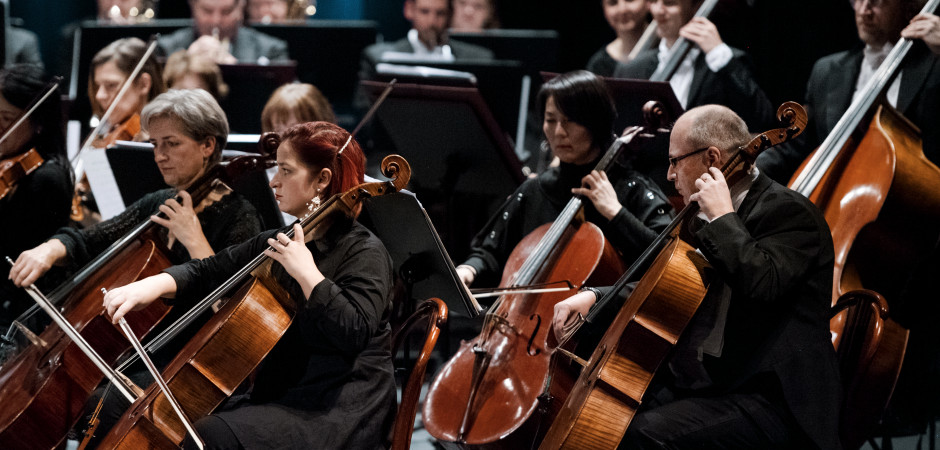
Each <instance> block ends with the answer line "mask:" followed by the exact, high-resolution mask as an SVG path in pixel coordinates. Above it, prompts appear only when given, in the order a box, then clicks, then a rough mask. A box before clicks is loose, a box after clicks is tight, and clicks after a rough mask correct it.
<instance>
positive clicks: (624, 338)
mask: <svg viewBox="0 0 940 450" xmlns="http://www.w3.org/2000/svg"><path fill="white" fill-rule="evenodd" d="M777 117H778V119H779V120H781V121H782V122H784V123H785V124H786V126H785V127H783V128H778V129H774V130H771V131H767V132H765V133H761V134H759V135H758V136H757V137H755V138H754V139H753V140H751V142H749V143H748V144H747V145H745V146H743V147H741V148H740V149H739V151H737V152H736V153H735V154H734V155H733V156H732V157H731V158H729V160H728V161H727V162H726V163H725V165H724V166H723V167H722V168H721V171H722V173H723V174H724V176H725V178H726V179H728V184H729V185H732V184H734V181H735V180H738V179H740V177H741V176H742V175H743V171H742V170H741V169H742V168H744V167H747V166H746V165H745V164H744V163H745V162H748V163H753V161H754V159H756V157H757V155H758V154H759V153H760V152H761V151H763V150H765V149H766V148H769V147H770V146H773V145H776V144H779V143H781V142H784V141H786V140H789V139H792V138H793V137H795V136H796V135H798V134H800V133H802V131H803V130H804V128H805V126H806V114H805V112H804V111H803V108H802V107H801V106H800V105H799V104H796V103H792V102H787V103H784V104H783V105H781V106H780V108H779V109H778V110H777ZM698 212H699V208H698V203H695V202H692V203H689V204H688V205H686V207H685V208H683V209H682V211H681V212H679V214H678V215H677V216H676V218H675V219H674V220H673V221H672V223H670V226H669V227H667V228H666V230H664V231H663V232H662V233H661V234H660V235H659V237H658V238H657V239H656V241H654V242H653V244H652V245H650V247H649V248H647V250H646V251H645V252H644V253H643V255H641V256H640V258H639V259H638V260H637V262H636V263H634V264H633V265H632V266H631V267H630V269H629V270H627V272H626V273H624V275H623V276H622V277H621V278H620V280H619V281H618V282H617V284H615V285H614V287H613V289H611V291H610V292H609V293H608V294H606V295H605V296H603V297H602V298H600V299H598V303H597V304H596V305H595V306H594V307H593V308H592V310H591V313H589V315H588V321H591V320H592V319H593V318H594V317H595V316H596V314H597V313H598V312H599V311H603V310H605V307H604V305H605V304H608V303H610V302H611V301H613V300H614V299H615V298H616V297H617V295H619V292H620V291H621V290H623V288H624V287H625V286H626V285H627V284H628V283H629V282H632V281H633V280H635V279H636V278H635V277H636V276H637V275H638V274H639V273H640V272H641V271H642V268H643V267H645V266H647V265H649V269H648V270H646V271H645V273H643V275H642V277H641V278H640V280H639V282H638V284H637V285H636V287H635V289H634V290H633V292H632V293H631V294H630V296H629V297H628V298H627V300H626V302H625V303H624V304H623V306H622V307H621V308H620V310H619V312H618V313H617V315H616V317H615V318H614V320H613V322H612V323H611V325H610V326H609V327H608V328H607V331H606V332H605V333H604V336H603V337H602V338H601V340H600V342H599V343H598V344H597V346H596V348H595V349H594V351H593V353H592V354H591V356H590V359H588V360H586V361H585V360H582V359H580V358H577V356H576V355H573V354H571V353H569V352H564V351H559V352H556V354H555V355H556V357H557V358H564V359H571V360H573V361H574V362H576V363H577V364H578V365H580V366H581V368H582V370H581V373H580V375H578V377H577V381H576V382H575V383H574V385H573V387H572V388H571V390H570V392H568V394H567V397H566V398H565V399H564V404H563V406H562V407H561V409H560V411H559V412H558V414H557V416H556V417H555V418H554V421H553V422H552V424H551V427H550V428H549V430H548V432H547V433H546V434H545V437H544V439H543V440H542V442H541V446H540V447H539V448H541V449H555V448H575V449H583V448H611V449H613V448H617V446H618V444H619V443H620V440H621V438H622V437H623V434H624V432H626V430H627V427H628V426H629V425H630V422H631V420H632V419H633V416H634V414H635V413H636V411H637V409H638V408H639V406H640V404H641V402H642V399H643V395H644V393H645V392H646V389H647V388H648V387H649V385H650V382H651V381H652V379H653V376H654V375H655V374H656V372H657V370H658V369H659V367H660V365H661V363H662V362H663V360H664V359H665V358H666V356H667V355H668V353H669V352H670V350H671V349H672V348H673V347H674V346H675V344H676V342H677V341H678V340H679V337H680V336H681V335H682V333H683V331H684V330H685V327H686V326H687V325H688V323H689V322H690V320H691V319H692V316H693V315H694V314H695V312H696V310H697V309H698V307H699V305H700V304H701V302H702V300H703V299H704V298H705V295H706V293H707V291H708V285H709V280H708V277H707V276H706V273H705V268H706V266H707V262H706V261H705V259H704V257H703V256H702V255H701V254H699V253H697V252H696V249H695V248H694V247H692V246H691V245H689V244H688V243H686V242H685V241H684V239H683V234H682V233H683V228H684V227H685V224H686V222H687V221H688V220H689V219H690V218H692V217H694V216H695V215H696V214H697V213H698ZM576 331H577V329H574V330H571V331H570V332H569V333H575V332H576Z"/></svg>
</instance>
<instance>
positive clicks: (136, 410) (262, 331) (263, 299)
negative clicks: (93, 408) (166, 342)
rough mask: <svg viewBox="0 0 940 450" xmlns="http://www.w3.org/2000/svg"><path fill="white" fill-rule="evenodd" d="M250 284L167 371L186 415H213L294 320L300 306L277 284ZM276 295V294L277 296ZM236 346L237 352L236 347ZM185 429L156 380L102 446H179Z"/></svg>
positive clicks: (170, 384) (170, 383) (256, 280)
mask: <svg viewBox="0 0 940 450" xmlns="http://www.w3.org/2000/svg"><path fill="white" fill-rule="evenodd" d="M263 280H264V278H255V279H253V280H251V281H250V282H249V283H246V284H245V286H243V287H242V288H241V289H240V290H239V291H238V292H237V293H236V294H235V295H234V296H233V297H232V300H230V301H229V302H227V303H226V304H225V305H224V306H223V307H222V309H220V310H219V312H218V313H216V314H215V315H213V316H212V318H211V319H210V320H209V322H208V323H206V324H205V325H204V326H203V327H202V329H201V330H200V331H199V333H197V334H196V338H194V339H193V340H192V341H190V342H189V343H188V344H186V346H185V347H184V348H183V349H182V350H181V351H180V355H185V357H177V358H175V359H174V360H173V361H172V362H171V363H170V365H168V366H167V367H166V369H165V370H164V371H163V377H164V379H165V380H166V382H167V385H168V386H169V387H170V391H171V392H173V395H174V396H175V397H176V398H177V401H179V403H180V405H181V406H182V407H183V411H184V412H185V413H186V415H187V417H190V418H193V419H192V420H195V419H196V418H200V417H203V416H206V415H208V414H209V413H211V412H212V410H214V409H215V408H216V407H217V406H218V405H219V404H221V403H222V402H223V401H224V400H225V399H226V398H228V397H229V396H230V395H232V393H233V392H234V391H235V389H236V388H237V387H238V386H239V385H240V384H241V383H242V381H244V380H245V379H247V378H248V375H249V374H251V372H252V371H254V370H255V368H256V367H257V365H258V364H259V363H260V362H261V361H262V360H263V359H264V357H265V356H266V355H267V354H268V353H269V352H270V351H271V349H273V348H274V345H275V344H276V343H277V341H278V340H279V339H280V338H281V336H282V335H283V334H284V332H286V331H287V328H288V327H289V326H290V324H291V321H292V320H293V317H294V313H295V312H296V306H295V305H294V302H293V300H291V299H290V297H289V296H288V295H286V293H284V292H283V289H282V288H281V287H280V286H279V285H277V283H272V282H264V281H263ZM275 293H276V294H275ZM233 349H237V351H233ZM185 438H186V429H185V428H184V426H183V423H182V422H181V421H180V420H179V417H177V416H176V414H175V413H174V412H173V409H172V406H171V405H170V403H169V402H168V401H167V399H166V397H165V396H164V395H163V392H162V391H160V389H159V388H158V387H157V385H156V384H154V385H151V386H150V388H149V389H147V391H146V393H145V394H144V396H143V397H141V398H140V399H138V401H136V402H134V404H133V405H131V407H130V408H129V409H128V410H127V411H126V412H125V413H124V416H123V417H122V418H121V420H120V421H118V424H117V425H116V426H115V427H114V428H113V429H112V430H111V432H110V433H109V434H108V435H107V436H106V437H105V438H104V439H103V440H102V441H101V444H100V447H101V448H115V449H116V448H127V449H141V448H168V449H176V448H179V446H180V444H181V443H182V442H183V439H185Z"/></svg>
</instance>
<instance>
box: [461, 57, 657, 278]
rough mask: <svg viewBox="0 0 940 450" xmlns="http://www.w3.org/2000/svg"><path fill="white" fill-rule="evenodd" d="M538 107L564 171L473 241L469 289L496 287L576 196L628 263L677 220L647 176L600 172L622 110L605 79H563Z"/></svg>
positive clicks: (516, 199)
mask: <svg viewBox="0 0 940 450" xmlns="http://www.w3.org/2000/svg"><path fill="white" fill-rule="evenodd" d="M537 101H538V105H539V108H540V112H541V114H542V116H543V118H544V120H543V122H542V130H543V131H544V132H545V138H546V140H547V141H548V145H549V146H550V147H551V149H552V153H553V154H554V155H555V156H556V157H558V158H559V160H560V161H561V164H560V165H559V166H558V167H552V168H550V169H549V170H547V171H545V172H544V173H542V174H541V175H539V176H538V177H537V178H532V179H529V180H526V181H525V182H523V183H522V185H521V186H519V188H518V189H516V192H514V193H513V194H512V195H511V196H510V197H509V198H508V199H507V200H506V202H505V203H504V204H503V205H502V207H500V209H499V210H498V212H497V213H496V215H494V216H493V217H492V218H491V219H490V220H489V222H488V223H487V224H486V226H484V227H483V229H482V230H481V231H480V232H479V233H478V234H477V236H476V237H475V238H474V239H473V242H472V243H471V251H470V256H469V257H468V258H467V260H466V261H465V262H464V263H463V264H461V265H459V266H458V267H457V274H458V275H459V276H460V279H461V280H462V281H463V282H464V283H465V284H466V285H467V286H469V285H470V284H471V283H473V282H474V281H475V280H477V279H478V278H479V279H481V281H482V282H483V283H487V284H492V285H495V283H496V282H498V281H499V276H500V274H501V272H502V269H503V265H504V264H505V263H506V259H507V258H508V257H509V254H510V253H511V252H512V250H513V248H514V247H515V246H516V244H517V243H519V241H521V240H522V238H523V237H525V236H526V235H527V234H529V233H530V232H532V231H533V230H535V229H536V228H538V227H539V226H541V225H543V224H546V223H550V222H552V221H554V220H555V218H556V217H557V216H558V215H559V214H560V213H561V211H562V209H563V208H564V207H565V204H566V203H567V202H568V201H569V200H570V199H571V198H572V197H573V196H574V195H581V196H583V197H584V198H585V200H586V201H585V202H584V206H583V207H584V211H585V217H586V218H587V220H588V221H590V222H593V223H595V224H597V225H598V226H599V227H600V228H601V230H602V231H603V232H604V236H605V237H606V238H607V239H608V240H609V241H610V242H611V244H613V246H614V248H616V249H617V250H619V251H620V252H621V253H622V255H623V257H624V259H625V260H626V261H632V260H633V259H635V258H636V257H637V256H638V255H639V254H640V253H642V252H643V250H644V249H646V247H647V246H649V244H650V243H651V242H652V241H653V239H655V238H656V235H657V234H658V233H659V232H660V231H661V230H663V229H664V228H665V227H666V225H668V224H669V221H670V220H671V219H672V207H671V206H670V204H669V201H668V200H667V199H666V196H665V194H663V193H662V191H661V190H660V189H659V187H658V186H657V185H656V183H654V182H653V181H652V180H650V179H649V178H647V177H646V176H645V175H642V174H640V173H639V172H636V171H634V170H632V169H631V168H630V167H620V168H618V170H617V171H616V172H618V173H614V174H611V176H610V178H608V174H607V173H605V172H603V171H600V172H598V171H595V170H593V169H594V168H595V167H596V166H597V163H598V162H599V161H600V159H601V157H603V156H604V152H605V151H606V150H607V148H608V147H609V146H610V144H612V143H613V141H614V138H615V136H614V134H613V133H612V130H613V123H614V117H615V115H616V109H615V108H614V104H613V100H611V98H610V94H609V93H608V91H607V85H606V84H604V81H603V80H601V79H600V78H598V77H597V76H595V75H594V74H592V73H590V72H587V71H583V70H581V71H576V72H570V73H567V74H563V75H560V76H558V77H556V78H554V79H552V80H551V81H549V82H547V83H545V84H544V85H542V88H541V89H540V90H539V94H538V100H537Z"/></svg>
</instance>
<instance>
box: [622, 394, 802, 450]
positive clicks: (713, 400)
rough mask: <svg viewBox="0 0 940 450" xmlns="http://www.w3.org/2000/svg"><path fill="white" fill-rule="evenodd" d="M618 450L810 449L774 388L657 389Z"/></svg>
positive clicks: (635, 419)
mask: <svg viewBox="0 0 940 450" xmlns="http://www.w3.org/2000/svg"><path fill="white" fill-rule="evenodd" d="M620 448H622V449H675V450H678V449H801V450H802V449H813V448H816V446H815V444H814V443H813V442H812V441H810V440H809V438H808V437H807V436H806V434H805V433H804V432H803V431H802V429H800V427H799V425H798V424H797V423H796V419H795V418H794V417H793V415H792V413H790V411H789V409H788V408H787V406H786V403H785V401H784V399H783V396H782V393H780V392H779V385H777V384H776V380H774V384H772V385H771V386H770V388H769V389H768V388H764V389H760V390H755V389H743V390H741V391H740V392H735V393H728V394H723V395H714V396H698V397H697V396H687V395H684V394H677V393H676V392H675V391H673V390H671V389H669V388H664V387H660V388H659V389H658V391H656V392H655V393H654V395H653V396H652V398H648V399H647V402H645V403H644V407H642V408H641V410H640V411H639V412H638V413H637V415H636V416H635V417H634V418H633V421H632V422H631V424H630V427H629V428H628V429H627V432H626V434H625V435H624V439H623V441H622V442H621V444H620Z"/></svg>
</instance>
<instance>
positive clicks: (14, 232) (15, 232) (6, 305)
mask: <svg viewBox="0 0 940 450" xmlns="http://www.w3.org/2000/svg"><path fill="white" fill-rule="evenodd" d="M72 189H73V187H72V177H71V174H70V173H69V168H68V167H66V165H65V164H63V163H61V162H59V161H57V160H51V161H46V162H44V163H43V164H42V165H41V166H39V167H38V168H37V169H36V170H35V171H33V173H31V174H29V175H28V176H26V177H25V178H23V179H22V180H20V181H19V183H17V184H16V188H15V190H14V191H12V192H11V193H9V194H7V195H6V196H5V197H4V198H3V199H2V200H0V258H3V257H7V256H9V257H10V259H13V260H16V258H17V256H19V255H20V253H21V252H23V251H24V250H28V249H31V248H33V247H35V246H37V245H39V244H41V243H42V242H43V241H44V240H45V239H46V238H48V237H49V235H50V234H52V233H54V232H55V230H57V229H58V228H59V227H63V226H65V225H67V224H68V221H69V213H70V211H71V206H72ZM0 262H2V264H0V267H2V268H0V333H2V332H4V331H5V330H6V328H7V327H8V326H9V325H10V322H12V321H13V320H14V319H15V318H16V316H17V315H19V314H20V313H22V312H23V311H24V310H25V309H26V308H28V307H29V306H31V305H32V304H33V300H32V299H30V298H29V296H28V295H26V291H24V290H23V289H21V288H18V287H16V286H14V285H13V282H12V281H10V280H9V279H8V278H9V274H10V265H9V264H7V263H6V261H0ZM38 284H39V286H40V287H41V288H43V287H45V286H44V284H43V283H38Z"/></svg>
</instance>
